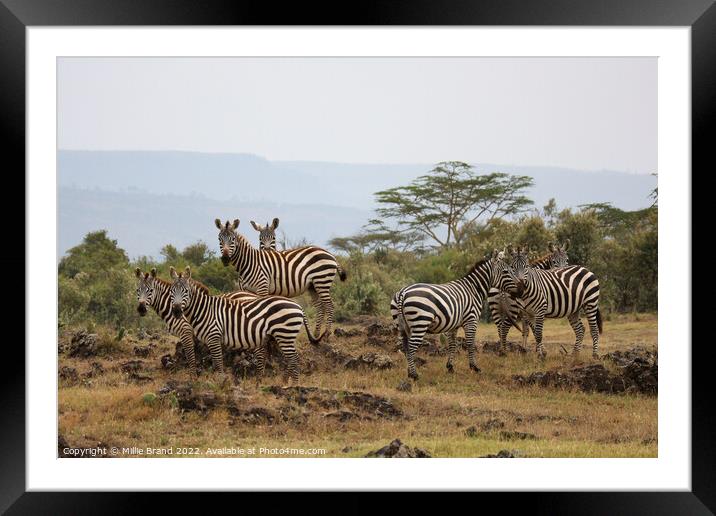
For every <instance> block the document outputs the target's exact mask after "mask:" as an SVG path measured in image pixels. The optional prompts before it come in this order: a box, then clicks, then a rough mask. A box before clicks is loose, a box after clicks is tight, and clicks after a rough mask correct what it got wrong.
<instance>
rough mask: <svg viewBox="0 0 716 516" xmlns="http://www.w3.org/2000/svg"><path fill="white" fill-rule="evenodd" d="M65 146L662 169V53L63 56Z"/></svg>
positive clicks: (61, 114) (308, 157) (62, 128)
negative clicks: (658, 57) (659, 71)
mask: <svg viewBox="0 0 716 516" xmlns="http://www.w3.org/2000/svg"><path fill="white" fill-rule="evenodd" d="M57 76H58V89H59V93H58V130H59V135H58V141H59V147H60V148H61V149H88V150H186V151H201V152H245V153H252V154H258V155H261V156H264V157H266V158H268V159H270V160H312V161H337V162H350V163H434V162H437V161H444V160H462V161H469V162H481V163H496V164H506V165H548V166H563V167H570V168H579V169H588V170H600V169H610V170H619V171H626V172H634V173H642V174H645V173H652V172H656V171H657V111H656V107H657V61H656V59H655V58H187V59H184V58H181V59H166V58H156V59H155V58H61V59H59V60H58V74H57Z"/></svg>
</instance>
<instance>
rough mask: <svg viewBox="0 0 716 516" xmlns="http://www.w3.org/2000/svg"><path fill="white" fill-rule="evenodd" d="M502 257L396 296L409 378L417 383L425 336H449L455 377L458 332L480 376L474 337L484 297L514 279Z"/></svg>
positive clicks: (496, 254) (394, 301) (449, 365)
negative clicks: (417, 356) (418, 359)
mask: <svg viewBox="0 0 716 516" xmlns="http://www.w3.org/2000/svg"><path fill="white" fill-rule="evenodd" d="M503 257H504V253H503V252H498V251H497V250H495V251H493V252H492V254H491V255H490V256H488V257H486V258H485V259H483V260H480V261H478V262H477V263H476V264H475V265H474V266H473V267H472V268H471V269H470V271H469V272H468V273H467V274H466V275H465V276H463V277H462V278H460V279H457V280H454V281H450V282H448V283H443V284H439V285H435V284H428V283H416V284H414V285H409V286H407V287H404V288H403V289H401V290H399V291H398V292H397V293H396V294H395V295H394V296H393V298H392V300H391V302H390V312H391V315H392V316H393V322H394V323H395V324H396V326H397V327H398V331H399V334H400V339H401V344H402V348H403V351H404V353H405V356H406V358H407V362H408V377H409V378H412V379H413V380H417V379H418V373H417V372H416V370H415V352H416V351H417V349H418V347H419V346H420V344H421V343H422V341H423V337H424V336H425V334H426V333H432V334H438V333H446V334H447V336H448V360H447V364H446V365H445V367H446V368H447V370H448V372H450V373H452V372H453V371H454V368H453V359H454V357H455V352H456V344H455V339H456V337H457V330H458V329H459V328H463V330H464V331H465V342H466V343H467V349H468V357H469V364H470V369H471V370H473V371H475V372H480V368H479V367H477V363H476V362H475V334H476V333H477V323H478V321H479V319H480V312H481V311H482V306H483V302H484V300H485V296H486V295H487V291H488V290H489V288H490V287H491V286H501V285H502V281H503V280H504V279H511V277H512V274H511V273H509V274H506V272H507V269H508V268H509V265H508V264H507V263H506V262H505V261H504V259H503ZM504 288H507V287H506V286H505V287H504Z"/></svg>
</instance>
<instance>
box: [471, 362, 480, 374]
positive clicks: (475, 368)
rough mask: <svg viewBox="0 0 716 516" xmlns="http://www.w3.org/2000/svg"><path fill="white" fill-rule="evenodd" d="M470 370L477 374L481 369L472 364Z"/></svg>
mask: <svg viewBox="0 0 716 516" xmlns="http://www.w3.org/2000/svg"><path fill="white" fill-rule="evenodd" d="M470 369H471V370H472V371H474V372H476V373H479V372H480V371H481V369H480V368H479V367H477V366H476V365H475V364H470Z"/></svg>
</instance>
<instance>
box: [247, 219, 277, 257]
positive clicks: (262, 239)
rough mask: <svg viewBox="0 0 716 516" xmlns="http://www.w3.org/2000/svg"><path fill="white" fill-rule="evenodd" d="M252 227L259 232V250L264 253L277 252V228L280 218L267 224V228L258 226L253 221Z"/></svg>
mask: <svg viewBox="0 0 716 516" xmlns="http://www.w3.org/2000/svg"><path fill="white" fill-rule="evenodd" d="M251 227H253V228H254V229H255V230H256V231H258V232H259V249H261V250H262V251H263V250H265V249H271V250H273V251H275V250H276V228H277V227H278V218H274V219H273V222H271V224H269V223H268V222H267V223H266V225H265V226H262V225H261V224H256V222H254V221H253V220H252V221H251Z"/></svg>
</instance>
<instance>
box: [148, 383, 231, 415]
mask: <svg viewBox="0 0 716 516" xmlns="http://www.w3.org/2000/svg"><path fill="white" fill-rule="evenodd" d="M159 397H160V398H165V399H169V400H170V404H171V405H176V406H177V407H178V408H179V409H180V410H181V411H182V412H185V411H197V412H201V413H206V412H207V411H208V410H210V409H213V408H215V407H217V406H219V405H223V404H224V403H225V402H224V400H222V399H220V398H219V396H217V394H216V393H215V392H213V391H199V392H195V391H194V389H193V388H192V385H191V384H190V383H186V382H176V381H173V380H169V381H168V382H167V384H166V385H165V386H164V387H162V388H161V389H159Z"/></svg>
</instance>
